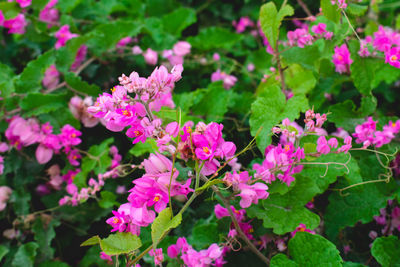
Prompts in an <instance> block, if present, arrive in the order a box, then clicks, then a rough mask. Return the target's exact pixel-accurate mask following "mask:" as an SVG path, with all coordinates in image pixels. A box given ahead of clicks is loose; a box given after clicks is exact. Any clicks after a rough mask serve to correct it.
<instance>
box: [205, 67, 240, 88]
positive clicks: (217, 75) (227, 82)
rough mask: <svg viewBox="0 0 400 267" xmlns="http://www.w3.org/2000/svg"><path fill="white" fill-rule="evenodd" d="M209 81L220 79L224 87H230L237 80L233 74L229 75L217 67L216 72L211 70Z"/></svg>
mask: <svg viewBox="0 0 400 267" xmlns="http://www.w3.org/2000/svg"><path fill="white" fill-rule="evenodd" d="M211 81H212V82H216V81H222V82H223V84H224V88H225V89H230V88H232V86H234V85H235V83H236V82H237V78H236V77H235V76H233V75H229V74H227V73H225V72H223V71H222V72H221V70H220V69H218V70H217V71H216V72H213V74H211Z"/></svg>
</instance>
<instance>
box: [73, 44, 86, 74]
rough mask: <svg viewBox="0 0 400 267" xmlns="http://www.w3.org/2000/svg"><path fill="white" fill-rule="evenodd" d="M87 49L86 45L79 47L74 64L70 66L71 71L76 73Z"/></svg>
mask: <svg viewBox="0 0 400 267" xmlns="http://www.w3.org/2000/svg"><path fill="white" fill-rule="evenodd" d="M87 49H88V47H87V46H86V45H81V46H80V47H79V49H78V51H77V52H76V57H75V61H74V63H72V65H71V71H76V70H77V69H78V68H79V67H80V66H81V64H82V62H83V61H84V60H85V58H86V54H87Z"/></svg>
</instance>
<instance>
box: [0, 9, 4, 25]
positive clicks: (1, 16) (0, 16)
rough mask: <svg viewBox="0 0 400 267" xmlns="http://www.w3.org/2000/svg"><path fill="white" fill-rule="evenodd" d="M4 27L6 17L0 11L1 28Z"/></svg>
mask: <svg viewBox="0 0 400 267" xmlns="http://www.w3.org/2000/svg"><path fill="white" fill-rule="evenodd" d="M3 25H4V15H3V12H2V11H1V10H0V26H3Z"/></svg>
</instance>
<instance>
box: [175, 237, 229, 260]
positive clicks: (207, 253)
mask: <svg viewBox="0 0 400 267" xmlns="http://www.w3.org/2000/svg"><path fill="white" fill-rule="evenodd" d="M168 256H169V257H170V258H172V259H174V258H177V257H178V256H179V258H180V259H182V260H183V263H184V264H185V266H188V267H207V266H211V265H212V266H222V265H223V264H224V263H225V261H224V259H223V256H224V250H223V249H222V248H221V247H219V246H218V245H217V244H215V243H214V244H212V245H210V247H209V248H208V249H204V250H201V251H197V250H195V249H194V248H193V247H192V246H191V245H189V244H188V242H187V240H186V238H184V237H180V238H178V241H177V242H176V244H174V245H171V246H169V247H168Z"/></svg>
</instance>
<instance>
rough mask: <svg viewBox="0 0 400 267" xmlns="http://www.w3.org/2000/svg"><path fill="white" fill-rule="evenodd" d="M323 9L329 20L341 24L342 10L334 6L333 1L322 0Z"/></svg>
mask: <svg viewBox="0 0 400 267" xmlns="http://www.w3.org/2000/svg"><path fill="white" fill-rule="evenodd" d="M321 9H322V13H323V14H324V16H325V17H326V18H327V19H329V20H331V21H333V22H335V23H339V19H340V16H341V15H340V9H339V7H338V6H337V5H332V3H331V0H321Z"/></svg>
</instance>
